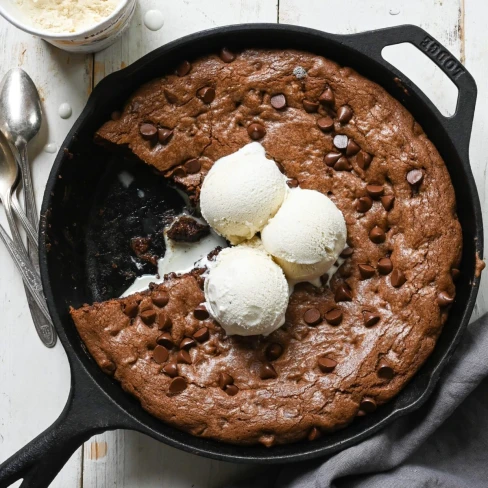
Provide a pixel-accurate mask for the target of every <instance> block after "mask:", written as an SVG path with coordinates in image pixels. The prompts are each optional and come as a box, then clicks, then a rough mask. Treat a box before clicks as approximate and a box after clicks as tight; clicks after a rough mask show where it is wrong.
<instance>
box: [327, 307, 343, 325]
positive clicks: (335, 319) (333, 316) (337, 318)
mask: <svg viewBox="0 0 488 488" xmlns="http://www.w3.org/2000/svg"><path fill="white" fill-rule="evenodd" d="M324 317H325V320H326V321H327V323H328V324H330V325H339V324H340V323H341V322H342V317H343V314H342V310H341V309H339V308H333V309H332V310H329V311H328V312H327V313H326V314H325V316H324Z"/></svg>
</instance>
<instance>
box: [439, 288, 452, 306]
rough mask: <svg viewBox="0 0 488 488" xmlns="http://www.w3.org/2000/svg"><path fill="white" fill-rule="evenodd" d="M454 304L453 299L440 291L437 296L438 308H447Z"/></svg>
mask: <svg viewBox="0 0 488 488" xmlns="http://www.w3.org/2000/svg"><path fill="white" fill-rule="evenodd" d="M452 302H454V298H452V297H451V296H449V295H448V294H447V293H446V292H445V291H441V292H440V293H439V294H438V295H437V303H438V304H439V307H447V306H449V305H451V304H452Z"/></svg>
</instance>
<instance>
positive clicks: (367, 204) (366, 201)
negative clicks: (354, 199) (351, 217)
mask: <svg viewBox="0 0 488 488" xmlns="http://www.w3.org/2000/svg"><path fill="white" fill-rule="evenodd" d="M372 206H373V200H372V199H371V198H370V197H361V198H359V199H358V203H357V204H356V210H357V211H358V212H361V213H365V212H367V211H368V210H369V209H370V208H371V207H372Z"/></svg>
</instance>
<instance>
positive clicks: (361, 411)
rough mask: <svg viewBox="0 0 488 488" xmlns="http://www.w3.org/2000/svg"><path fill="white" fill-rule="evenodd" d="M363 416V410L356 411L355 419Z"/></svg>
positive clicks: (364, 413)
mask: <svg viewBox="0 0 488 488" xmlns="http://www.w3.org/2000/svg"><path fill="white" fill-rule="evenodd" d="M365 415H366V412H365V411H364V410H358V413H357V414H356V417H364V416H365Z"/></svg>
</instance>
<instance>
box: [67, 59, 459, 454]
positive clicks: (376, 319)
mask: <svg viewBox="0 0 488 488" xmlns="http://www.w3.org/2000/svg"><path fill="white" fill-rule="evenodd" d="M231 54H232V53H231ZM232 58H233V59H230V58H229V57H228V56H226V59H225V60H222V59H221V58H220V57H219V56H218V55H210V56H208V57H205V58H202V59H199V60H196V61H194V62H191V63H188V64H185V66H184V67H185V69H179V70H178V74H175V75H168V76H166V77H165V78H162V79H158V80H154V81H152V82H150V83H149V84H147V85H144V86H143V87H141V88H140V89H139V90H138V91H137V92H136V93H135V94H134V95H133V96H132V97H131V99H130V100H129V101H128V102H127V104H126V106H125V107H124V109H123V111H122V112H121V114H119V115H120V116H119V115H118V116H117V117H114V119H116V120H111V121H109V122H107V123H106V124H105V125H104V126H103V127H102V128H101V129H100V130H99V131H98V132H97V135H96V137H97V139H98V140H99V141H100V142H103V143H105V144H108V145H118V146H120V145H122V146H127V148H128V149H130V150H131V151H132V152H133V153H134V154H135V155H136V156H137V157H139V158H140V159H141V160H142V161H144V162H145V163H147V164H150V165H152V166H154V167H156V168H157V169H158V170H159V171H161V172H163V173H164V174H165V175H166V176H168V177H169V178H172V179H173V180H174V181H175V182H176V183H177V184H179V185H180V186H182V187H183V188H184V189H185V190H186V191H187V192H188V193H189V194H190V196H191V197H192V198H193V200H194V201H197V200H198V194H199V188H200V185H201V183H202V181H203V178H204V177H205V175H206V173H207V172H208V170H209V169H210V167H211V165H212V164H213V162H215V161H216V160H217V159H219V158H220V157H223V156H226V155H228V154H230V153H232V152H235V151H236V150H238V149H239V148H240V147H242V146H244V145H245V144H247V143H249V142H250V141H252V140H258V141H259V142H261V143H262V144H263V146H264V148H265V149H266V152H267V154H268V157H270V158H272V159H274V160H275V161H276V162H277V164H278V165H279V167H280V168H281V169H282V170H283V171H284V173H285V174H286V175H287V176H288V177H289V178H290V181H289V184H290V186H296V185H297V184H299V185H300V187H302V188H309V189H314V190H317V191H320V192H322V193H324V194H325V195H327V196H329V198H331V199H332V200H333V201H334V203H335V204H336V205H337V206H338V208H339V209H340V210H341V211H342V212H343V214H344V217H345V219H346V223H347V229H348V245H349V249H348V250H346V251H345V252H344V253H343V257H344V258H345V259H346V261H345V263H344V264H343V265H342V266H341V268H340V270H339V272H338V273H336V275H334V277H333V278H332V280H331V282H330V284H329V285H330V286H329V285H327V286H323V287H321V288H315V287H313V286H312V285H308V284H302V285H298V286H297V287H296V288H295V292H294V293H293V295H292V297H291V299H290V304H289V307H288V311H287V316H286V323H285V325H284V326H283V327H282V328H281V329H279V330H278V331H276V332H274V333H273V334H271V335H270V336H269V337H267V338H263V337H251V338H241V337H235V336H232V337H228V336H226V335H225V333H224V332H223V331H222V329H221V328H220V326H219V325H218V324H216V323H215V322H213V321H212V320H211V319H209V318H208V316H206V314H205V311H204V310H202V308H199V306H200V304H201V303H202V302H203V301H204V296H203V292H202V291H201V285H202V283H201V282H202V280H203V278H202V277H201V275H200V272H197V271H195V272H193V273H191V274H188V275H184V276H181V277H176V276H171V277H169V278H168V279H167V280H166V281H165V283H163V284H161V285H158V286H155V287H153V289H152V290H151V291H150V292H147V293H143V294H137V295H135V296H132V297H128V298H126V299H124V300H110V301H107V302H103V303H101V304H95V305H93V306H91V307H90V306H86V307H83V308H81V309H79V310H72V311H71V313H72V316H73V319H74V321H75V323H76V325H77V327H78V330H79V331H80V334H81V337H82V339H83V340H84V342H85V344H86V345H87V347H88V349H89V351H90V353H91V354H92V355H93V357H94V358H95V360H96V361H97V362H98V364H99V365H100V366H101V367H102V368H103V369H104V370H105V371H106V372H107V373H109V374H113V375H114V377H115V378H116V379H118V380H119V381H120V382H121V384H122V386H123V388H124V389H126V390H127V391H129V392H130V393H132V394H134V395H135V396H136V397H137V398H139V400H140V401H141V404H142V406H143V407H144V408H145V409H147V410H148V411H149V412H151V413H152V414H153V415H155V416H157V417H159V418H160V419H162V420H163V421H165V422H168V423H170V424H171V425H174V426H176V427H178V428H181V429H183V430H186V431H188V432H191V433H192V434H195V435H200V436H204V437H210V438H215V439H219V440H223V441H226V442H232V443H242V444H252V443H256V442H260V443H262V444H264V445H268V446H270V445H273V444H275V443H286V442H293V441H296V440H299V439H303V438H306V437H309V438H310V439H314V438H316V437H317V436H318V434H320V433H321V432H327V431H332V430H335V429H338V428H340V427H344V426H346V425H347V424H348V423H350V422H351V421H352V420H353V419H354V418H355V417H356V416H357V415H364V414H368V413H370V412H372V411H374V410H375V408H376V407H377V406H378V405H380V404H382V403H384V402H386V401H388V400H389V399H391V398H392V397H393V396H394V395H396V394H397V393H398V392H399V391H400V390H401V389H402V388H403V387H404V386H405V384H406V383H407V382H408V380H409V379H410V378H411V377H412V376H413V374H414V373H415V372H416V371H417V370H418V369H419V367H420V366H421V365H422V363H423V362H424V361H425V359H426V358H427V356H428V355H429V354H430V352H431V351H432V349H433V348H434V345H435V342H436V339H437V337H438V335H439V333H440V331H441V328H442V325H443V323H444V322H445V320H446V318H447V314H448V309H449V305H450V304H451V303H452V300H453V299H454V296H455V286H454V283H453V274H454V275H455V274H457V273H456V270H457V267H458V265H459V261H460V257H461V243H462V236H461V228H460V225H459V222H458V220H457V217H456V212H455V198H454V191H453V188H452V184H451V181H450V178H449V174H448V172H447V169H446V167H445V165H444V163H443V161H442V159H441V157H440V156H439V154H438V152H437V150H436V149H435V147H434V146H433V144H432V143H431V142H430V141H429V140H428V139H427V137H426V135H425V134H424V132H423V130H422V128H421V127H420V126H419V125H418V124H417V123H416V122H415V121H414V119H413V118H412V116H411V115H410V114H409V113H408V112H407V111H406V109H405V108H404V107H403V106H402V105H401V104H400V103H399V102H397V101H396V100H394V99H393V98H392V97H391V96H389V95H388V94H387V93H386V92H385V91H384V90H383V89H382V88H381V87H379V86H378V85H376V84H375V83H373V82H371V81H369V80H367V79H365V78H363V77H362V76H360V75H359V74H357V73H356V72H355V71H353V70H351V69H349V68H343V67H340V66H338V65H337V64H335V63H333V62H332V61H329V60H326V59H324V58H322V57H320V56H316V55H313V54H309V53H304V52H298V51H273V50H246V51H244V52H240V53H236V54H234V55H233V56H232ZM311 211H313V209H311Z"/></svg>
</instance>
